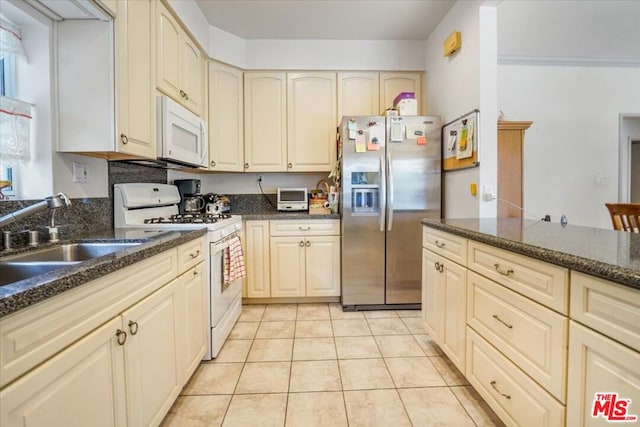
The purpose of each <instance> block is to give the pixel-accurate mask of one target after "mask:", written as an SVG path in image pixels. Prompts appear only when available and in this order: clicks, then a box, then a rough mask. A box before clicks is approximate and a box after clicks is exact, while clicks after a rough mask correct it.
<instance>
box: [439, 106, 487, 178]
mask: <svg viewBox="0 0 640 427" xmlns="http://www.w3.org/2000/svg"><path fill="white" fill-rule="evenodd" d="M479 117H480V110H473V111H470V112H468V113H467V114H465V115H462V116H460V117H458V118H457V119H455V120H452V121H450V122H449V123H447V124H445V125H444V126H443V127H442V170H443V171H451V170H456V169H466V168H473V167H476V166H479V165H480V162H479V161H478V147H479V141H478V140H479V138H478V136H479V134H480V132H479V131H480V120H479Z"/></svg>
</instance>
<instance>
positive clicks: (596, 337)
mask: <svg viewBox="0 0 640 427" xmlns="http://www.w3.org/2000/svg"><path fill="white" fill-rule="evenodd" d="M571 280H572V283H571V286H572V287H571V302H570V304H571V318H572V320H571V322H570V330H569V337H570V338H569V371H568V393H567V425H584V426H597V425H607V424H608V422H607V420H606V419H605V418H604V413H602V414H601V415H600V416H599V417H597V418H593V417H592V414H593V412H592V411H593V405H594V401H595V400H596V393H617V400H622V399H631V401H630V402H631V404H630V405H629V407H628V412H627V414H626V415H636V416H640V406H639V405H638V402H640V339H639V336H640V335H639V333H640V323H639V322H638V320H639V319H640V293H638V291H637V290H634V289H631V288H628V287H626V286H621V285H618V284H616V283H612V282H610V281H608V280H604V279H600V278H596V277H593V276H589V275H587V274H583V273H577V272H572V274H571Z"/></svg>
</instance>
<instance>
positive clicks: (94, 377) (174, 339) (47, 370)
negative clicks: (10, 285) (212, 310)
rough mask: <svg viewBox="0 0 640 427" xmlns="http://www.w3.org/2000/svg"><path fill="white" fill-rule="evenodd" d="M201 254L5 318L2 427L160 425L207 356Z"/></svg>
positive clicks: (160, 258) (155, 260) (171, 257)
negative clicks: (22, 426) (17, 426)
mask: <svg viewBox="0 0 640 427" xmlns="http://www.w3.org/2000/svg"><path fill="white" fill-rule="evenodd" d="M197 248H204V239H202V238H200V239H197V240H195V241H192V242H189V243H186V244H184V245H181V246H180V247H178V248H177V249H176V248H174V249H171V250H169V251H166V252H163V253H161V254H158V255H155V256H153V257H151V258H149V259H146V260H144V261H141V262H139V263H137V264H134V265H132V266H130V267H126V268H124V269H122V270H119V271H116V272H114V273H111V274H109V275H107V276H105V277H103V278H101V279H98V280H95V281H92V282H89V283H87V284H85V285H83V286H81V287H78V288H76V289H73V290H70V291H68V292H65V293H63V294H60V295H58V296H56V297H53V298H51V299H50V300H48V301H47V302H46V303H43V304H37V305H34V306H32V307H29V308H27V309H24V310H21V311H18V312H16V313H14V314H12V315H10V316H7V317H5V318H3V319H0V340H1V343H2V349H3V351H2V353H0V384H1V387H2V388H1V389H0V400H1V401H2V402H3V404H2V405H0V424H1V425H7V426H12V425H22V424H23V423H24V422H25V421H24V420H26V423H27V425H35V426H38V425H43V426H44V425H92V426H93V425H158V424H159V423H160V422H161V421H162V419H163V417H164V415H165V414H166V413H167V412H168V410H169V408H170V407H171V405H172V404H173V402H174V400H175V398H176V397H177V395H178V393H179V392H180V389H181V388H182V386H183V385H184V384H185V383H186V382H187V380H188V378H189V376H190V375H191V374H192V373H193V370H194V369H195V367H197V364H198V362H199V360H200V359H201V358H202V356H203V355H204V352H205V350H206V342H205V333H206V329H205V328H206V322H205V309H204V307H205V305H204V304H205V302H204V295H205V288H204V280H203V277H204V276H203V269H204V265H205V264H204V263H203V260H204V253H203V252H199V251H198V249H197ZM194 249H195V251H194ZM179 274H180V276H179V277H178V275H179ZM34 391H37V392H34Z"/></svg>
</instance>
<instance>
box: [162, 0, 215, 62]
mask: <svg viewBox="0 0 640 427" xmlns="http://www.w3.org/2000/svg"><path fill="white" fill-rule="evenodd" d="M167 1H168V3H169V6H171V9H173V11H174V12H175V13H176V15H178V17H179V18H180V20H181V21H182V23H183V24H184V25H185V26H186V27H187V28H188V29H189V31H190V32H191V34H193V36H194V37H195V38H196V40H197V41H198V43H200V46H202V48H203V49H204V50H205V51H207V52H208V51H209V47H210V46H209V39H210V35H209V22H208V21H207V18H205V17H204V14H203V13H202V11H201V10H200V8H199V7H198V4H197V3H196V2H195V1H194V0H167Z"/></svg>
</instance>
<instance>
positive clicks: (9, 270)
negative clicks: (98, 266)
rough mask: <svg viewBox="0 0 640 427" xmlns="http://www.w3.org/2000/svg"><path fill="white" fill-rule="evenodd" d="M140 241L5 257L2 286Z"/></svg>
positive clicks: (1, 263)
mask: <svg viewBox="0 0 640 427" xmlns="http://www.w3.org/2000/svg"><path fill="white" fill-rule="evenodd" d="M139 244H140V242H133V243H131V242H126V243H123V242H119V243H68V244H64V245H60V246H54V247H52V248H47V249H42V250H37V251H32V252H26V253H23V254H18V255H13V256H7V257H2V258H1V259H0V286H2V285H7V284H9V283H14V282H18V281H20V280H24V279H29V278H31V277H35V276H38V275H40V274H44V273H47V272H49V271H51V270H56V269H58V268H62V267H66V266H69V265H74V264H78V263H80V262H82V261H87V260H90V259H93V258H98V257H101V256H104V255H108V254H110V253H113V252H117V251H120V250H123V249H128V248H130V247H133V246H137V245H139Z"/></svg>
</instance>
